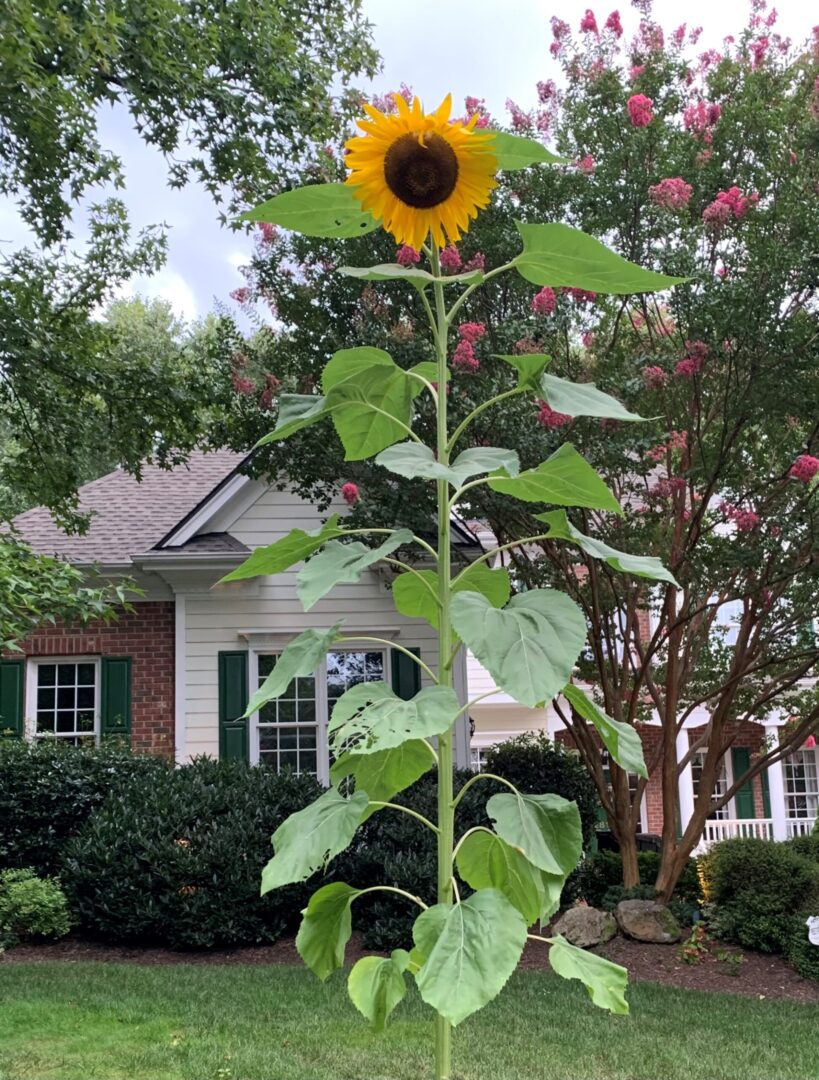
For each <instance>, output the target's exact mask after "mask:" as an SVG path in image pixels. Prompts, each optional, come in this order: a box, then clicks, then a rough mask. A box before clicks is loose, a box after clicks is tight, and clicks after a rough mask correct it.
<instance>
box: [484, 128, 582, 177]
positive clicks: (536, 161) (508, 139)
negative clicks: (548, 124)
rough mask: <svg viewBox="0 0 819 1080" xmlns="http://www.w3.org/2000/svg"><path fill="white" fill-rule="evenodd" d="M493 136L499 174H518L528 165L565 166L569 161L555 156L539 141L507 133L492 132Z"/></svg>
mask: <svg viewBox="0 0 819 1080" xmlns="http://www.w3.org/2000/svg"><path fill="white" fill-rule="evenodd" d="M491 134H492V136H493V146H492V149H493V151H494V153H495V157H496V158H497V162H498V171H499V172H516V171H517V170H518V169H525V168H526V167H527V166H528V165H565V164H566V162H567V161H568V160H569V159H568V158H562V157H558V156H557V154H553V153H552V152H551V151H550V150H547V149H546V147H545V146H544V145H543V143H540V142H538V141H537V139H527V138H526V137H525V136H524V135H510V134H508V132H506V131H492V133H491Z"/></svg>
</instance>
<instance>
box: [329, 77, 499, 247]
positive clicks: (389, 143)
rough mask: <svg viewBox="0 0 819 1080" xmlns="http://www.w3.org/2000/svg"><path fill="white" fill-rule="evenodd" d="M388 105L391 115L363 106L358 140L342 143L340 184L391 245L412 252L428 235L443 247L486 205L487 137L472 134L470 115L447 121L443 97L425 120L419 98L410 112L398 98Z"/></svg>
mask: <svg viewBox="0 0 819 1080" xmlns="http://www.w3.org/2000/svg"><path fill="white" fill-rule="evenodd" d="M395 101H396V105H397V106H398V112H397V113H396V114H395V115H392V116H387V115H385V114H384V113H382V112H379V111H378V109H374V108H373V107H372V106H371V105H365V106H364V111H365V112H366V114H367V116H368V118H369V119H367V120H360V121H359V122H358V126H359V127H360V128H361V130H362V131H363V132H364V133H365V134H364V135H357V136H356V137H355V138H352V139H350V140H349V141H348V143H347V159H346V162H347V166H348V168H349V170H350V173H349V175H348V177H347V183H348V184H350V186H351V187H352V189H353V192H354V194H355V196H356V198H358V200H359V201H360V202H361V205H362V206H363V207H364V209H365V210H368V211H369V212H370V213H371V214H372V215H373V217H374V218H376V219H377V220H378V221H380V222H381V223H382V225H383V226H384V228H385V229H386V230H387V232H389V233H392V235H393V236H394V237H395V241H396V243H397V244H409V245H410V246H411V247H413V248H415V249H416V250H417V249H418V248H420V247H421V245H422V244H423V243H424V241H425V240H426V238H427V236H428V235H429V233H430V232H431V233H432V238H433V240H434V241H435V243H436V244H437V245H438V246H439V247H441V248H443V247H445V246H446V244H447V242H449V243H455V242H457V241H458V240H460V238H461V234H462V233H465V232H466V231H467V229H468V228H469V221H470V219H471V218H474V217H475V216H476V215H477V213H478V210H480V209H482V208H483V207H485V206H486V205H487V203H488V202H489V194H490V192H491V191H492V188H493V187H495V175H494V174H495V171H496V169H497V159H496V158H495V155H494V153H493V150H492V146H493V142H492V136H491V134H489V133H486V132H478V131H476V130H475V121H476V119H477V117H473V118H472V119H471V120H470V121H468V122H467V123H464V122H463V121H461V120H453V121H450V119H449V114H450V111H451V109H452V98H451V97H450V96H448V97H446V98H445V99H444V101H443V102H442V103H441V104H440V106H439V107H438V108H437V109H436V110H435V112H434V113H430V114H427V113H424V112H423V110H422V108H421V102H420V101H419V100H418V98H413V102H412V105H411V106H410V105H408V104H407V102H406V101H405V100H404V99H403V97H401V95H400V94H396V95H395Z"/></svg>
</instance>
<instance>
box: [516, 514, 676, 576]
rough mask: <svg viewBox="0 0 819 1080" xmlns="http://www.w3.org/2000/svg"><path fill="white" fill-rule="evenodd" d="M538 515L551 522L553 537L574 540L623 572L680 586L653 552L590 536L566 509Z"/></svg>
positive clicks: (596, 557)
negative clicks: (633, 551) (621, 548)
mask: <svg viewBox="0 0 819 1080" xmlns="http://www.w3.org/2000/svg"><path fill="white" fill-rule="evenodd" d="M534 516H535V518H537V520H538V521H545V522H546V524H547V525H548V526H549V532H548V534H547V536H548V539H549V540H571V541H572V542H573V543H575V544H577V546H578V547H580V548H582V549H583V551H585V552H586V554H587V555H591V556H592V557H593V558H595V559H602V560H603V562H606V563H608V565H609V566H610V567H611V568H612V569H613V570H619V571H620V572H621V573H623V574H634V575H635V576H636V577H644V578H651V579H652V580H653V581H667V582H669V583H670V584H671V585H677V586H678V582H677V579H676V578H675V577H674V575H673V574H672V573H671V571H670V570H666V568H665V567H664V566H663V564H662V563H661V562H660V560H659V559H655V558H654V556H653V555H629V554H627V552H625V551H618V550H617V549H616V548H613V547H609V545H608V544H606V543H604V542H603V541H602V540H597V539H595V537H593V536H586V534H585V533H582V532H580V530H579V529H576V528H575V527H574V525H572V523H571V522H570V521H569V519H568V518H567V517H566V511H565V510H550V511H549V512H548V513H546V514H535V515H534ZM678 587H679V586H678Z"/></svg>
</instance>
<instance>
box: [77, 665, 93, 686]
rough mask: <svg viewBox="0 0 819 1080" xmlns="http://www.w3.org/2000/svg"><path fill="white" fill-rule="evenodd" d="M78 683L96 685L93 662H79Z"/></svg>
mask: <svg viewBox="0 0 819 1080" xmlns="http://www.w3.org/2000/svg"><path fill="white" fill-rule="evenodd" d="M77 685H78V686H93V685H94V665H93V664H77Z"/></svg>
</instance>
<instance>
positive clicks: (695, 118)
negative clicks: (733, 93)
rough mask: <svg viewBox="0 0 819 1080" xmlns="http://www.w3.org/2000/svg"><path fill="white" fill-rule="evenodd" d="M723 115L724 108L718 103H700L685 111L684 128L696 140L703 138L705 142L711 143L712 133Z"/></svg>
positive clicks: (689, 106) (687, 107) (688, 107)
mask: <svg viewBox="0 0 819 1080" xmlns="http://www.w3.org/2000/svg"><path fill="white" fill-rule="evenodd" d="M721 115H722V108H721V106H720V105H717V104H716V103H712V104H710V105H709V104H707V102H705V101H702V100H700V101H698V102H696V104H692V105H688V106H686V108H685V110H684V111H683V127H684V128H685V130H686V131H690V132H691V134H692V135H694V137H695V138H701V139H702V140H703V142H705V143H710V142H711V138H712V135H711V132H712V129H713V128H714V127H715V125H716V123H717V121H718V120H719V118H720V116H721Z"/></svg>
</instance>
